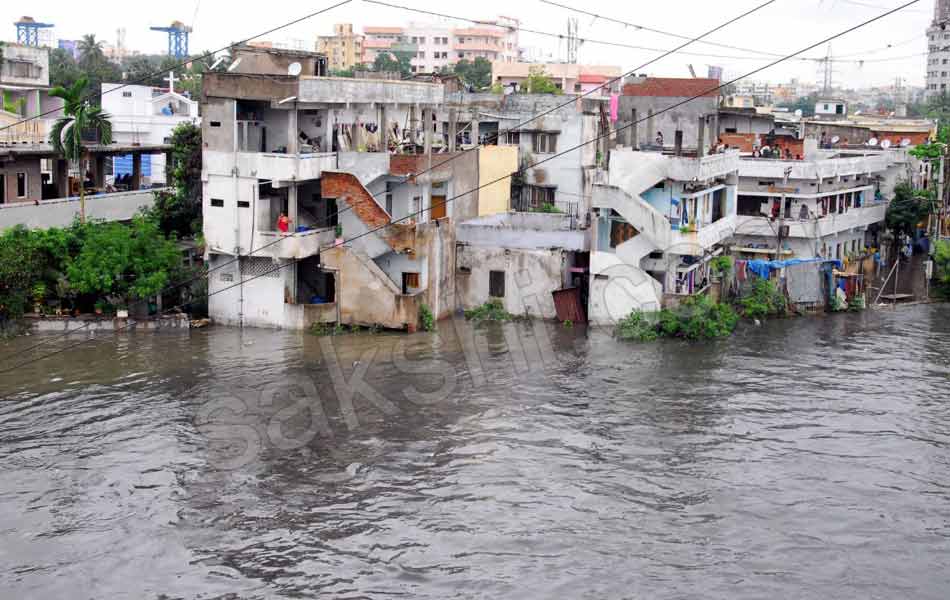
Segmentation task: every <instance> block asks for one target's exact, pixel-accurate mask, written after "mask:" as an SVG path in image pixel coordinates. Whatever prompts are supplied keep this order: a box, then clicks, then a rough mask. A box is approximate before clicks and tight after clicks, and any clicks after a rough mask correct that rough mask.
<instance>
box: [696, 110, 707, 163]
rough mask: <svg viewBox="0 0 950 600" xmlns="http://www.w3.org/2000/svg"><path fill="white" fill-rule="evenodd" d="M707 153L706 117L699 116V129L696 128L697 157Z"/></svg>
mask: <svg viewBox="0 0 950 600" xmlns="http://www.w3.org/2000/svg"><path fill="white" fill-rule="evenodd" d="M705 155H706V117H704V116H703V117H699V129H697V130H696V158H702V157H703V156H705Z"/></svg>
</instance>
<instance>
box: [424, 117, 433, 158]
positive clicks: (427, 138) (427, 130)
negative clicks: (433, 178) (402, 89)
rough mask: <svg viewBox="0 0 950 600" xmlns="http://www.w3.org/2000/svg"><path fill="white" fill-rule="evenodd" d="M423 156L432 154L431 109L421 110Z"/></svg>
mask: <svg viewBox="0 0 950 600" xmlns="http://www.w3.org/2000/svg"><path fill="white" fill-rule="evenodd" d="M422 130H423V134H422V139H423V142H422V144H423V150H422V152H423V154H432V109H431V108H426V109H423V110H422Z"/></svg>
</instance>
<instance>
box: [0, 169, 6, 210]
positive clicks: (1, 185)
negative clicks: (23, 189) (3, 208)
mask: <svg viewBox="0 0 950 600" xmlns="http://www.w3.org/2000/svg"><path fill="white" fill-rule="evenodd" d="M6 201H7V176H6V175H3V174H2V173H0V204H5V203H6Z"/></svg>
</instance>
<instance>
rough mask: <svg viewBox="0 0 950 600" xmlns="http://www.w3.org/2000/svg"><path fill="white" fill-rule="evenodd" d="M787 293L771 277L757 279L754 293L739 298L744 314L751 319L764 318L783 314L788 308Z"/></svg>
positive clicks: (753, 286)
mask: <svg viewBox="0 0 950 600" xmlns="http://www.w3.org/2000/svg"><path fill="white" fill-rule="evenodd" d="M786 305H787V303H786V301H785V295H784V294H782V292H781V291H780V290H779V289H778V287H777V286H776V285H775V283H773V282H772V281H771V280H769V279H762V278H759V279H756V280H755V282H754V283H753V284H752V293H751V294H749V295H748V296H746V297H744V298H740V299H739V307H740V308H741V309H742V314H743V315H744V316H746V317H748V318H750V319H762V318H765V317H768V316H773V315H779V314H783V313H784V312H785V309H786Z"/></svg>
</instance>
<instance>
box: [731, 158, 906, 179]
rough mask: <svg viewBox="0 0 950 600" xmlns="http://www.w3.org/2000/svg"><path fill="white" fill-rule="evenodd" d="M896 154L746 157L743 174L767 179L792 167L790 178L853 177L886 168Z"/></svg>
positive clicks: (741, 175) (741, 174)
mask: <svg viewBox="0 0 950 600" xmlns="http://www.w3.org/2000/svg"><path fill="white" fill-rule="evenodd" d="M893 160H894V157H892V156H889V155H886V154H870V155H867V156H855V157H848V158H829V159H824V160H811V161H809V160H776V159H762V158H751V159H749V158H745V159H742V160H741V161H740V165H739V176H740V177H759V178H763V179H781V178H782V177H784V176H785V170H786V169H791V174H790V175H789V178H790V179H807V180H813V181H814V180H817V179H819V178H820V179H830V178H832V177H851V176H854V175H867V174H870V173H877V172H880V171H884V170H885V169H887V167H888V166H890V165H891V164H892V163H893Z"/></svg>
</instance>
